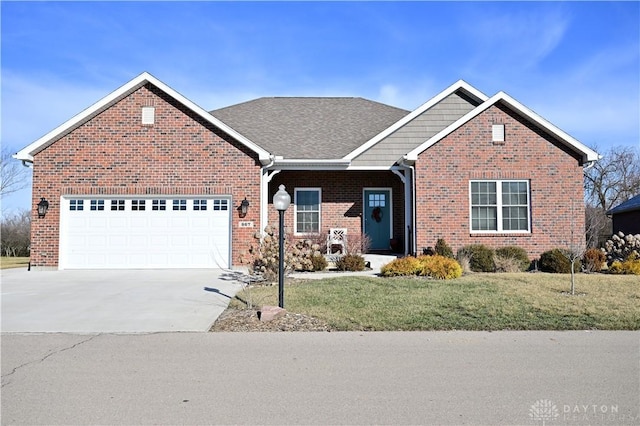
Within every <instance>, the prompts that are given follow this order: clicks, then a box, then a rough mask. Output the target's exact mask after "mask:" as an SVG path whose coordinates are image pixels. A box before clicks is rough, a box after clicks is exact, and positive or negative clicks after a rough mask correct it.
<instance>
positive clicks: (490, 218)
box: [470, 180, 531, 233]
mask: <svg viewBox="0 0 640 426" xmlns="http://www.w3.org/2000/svg"><path fill="white" fill-rule="evenodd" d="M470 196H471V232H488V233H490V232H531V225H530V220H529V218H530V216H531V214H530V210H531V204H530V202H529V182H528V181H526V180H480V181H471V182H470Z"/></svg>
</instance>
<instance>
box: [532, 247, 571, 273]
mask: <svg viewBox="0 0 640 426" xmlns="http://www.w3.org/2000/svg"><path fill="white" fill-rule="evenodd" d="M540 270H541V271H543V272H551V273H554V274H569V273H571V261H570V260H569V252H568V251H567V250H563V249H558V248H555V249H552V250H547V251H545V252H544V253H542V254H541V255H540ZM574 271H576V272H578V271H580V260H579V259H576V260H575V262H574Z"/></svg>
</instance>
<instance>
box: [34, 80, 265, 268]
mask: <svg viewBox="0 0 640 426" xmlns="http://www.w3.org/2000/svg"><path fill="white" fill-rule="evenodd" d="M143 106H153V107H155V124H153V125H143V124H142V120H141V114H142V107H143ZM71 194H78V195H79V194H99V195H140V194H142V195H145V194H159V195H165V194H166V195H169V194H180V195H213V194H225V195H231V196H232V206H231V207H232V212H231V213H232V223H233V228H232V253H233V258H232V263H233V264H234V265H235V264H238V263H239V256H240V252H241V250H243V249H245V247H246V244H244V242H245V241H248V240H250V239H251V238H252V236H253V233H254V232H255V231H256V229H251V228H239V227H238V222H239V221H240V220H242V221H253V222H254V223H259V222H260V218H259V214H260V213H259V207H258V206H259V200H260V164H259V162H258V160H257V156H256V155H255V153H253V152H252V151H250V150H249V149H247V148H246V147H244V146H243V145H241V144H240V143H238V142H237V141H235V140H234V139H232V138H231V137H230V136H228V135H227V134H225V133H223V132H221V131H220V130H219V129H217V128H215V127H213V126H212V125H211V124H209V123H207V122H206V121H204V120H202V119H201V118H200V117H198V116H197V115H195V114H193V113H192V112H191V111H189V110H188V109H186V108H184V107H183V106H182V105H181V104H179V103H176V102H174V101H173V99H171V98H170V97H168V96H166V95H165V94H164V93H163V92H161V91H160V90H158V89H157V88H155V87H154V86H152V85H150V84H147V85H145V86H143V87H141V88H140V89H138V90H136V91H135V92H133V93H132V94H130V95H129V96H127V97H125V98H123V99H122V100H120V101H118V102H117V103H115V104H114V105H113V106H111V107H110V108H108V109H106V110H105V111H103V112H102V113H100V114H98V115H97V116H95V117H94V118H93V119H91V120H90V121H88V122H86V123H84V124H83V125H81V126H80V127H78V128H76V129H75V130H73V131H72V132H70V133H69V134H67V135H65V136H64V137H62V138H61V139H59V140H58V141H56V142H55V143H54V144H52V145H50V146H49V147H47V148H45V149H43V150H42V151H40V152H39V153H37V154H36V155H35V156H34V163H33V201H32V206H33V212H34V213H33V217H32V225H31V264H32V266H34V267H57V265H58V250H59V233H60V229H59V225H60V198H61V197H62V196H64V195H71ZM40 197H45V198H46V199H47V200H48V201H49V203H50V204H49V212H48V213H47V215H46V217H45V218H38V217H37V216H38V215H37V211H36V208H35V206H36V204H37V203H38V202H39V201H40ZM245 197H247V199H248V200H249V202H250V203H251V207H250V208H249V212H248V214H247V216H246V217H245V218H242V219H240V218H239V217H238V212H237V210H236V209H237V208H238V206H239V205H240V202H241V201H242V200H243V199H244V198H245Z"/></svg>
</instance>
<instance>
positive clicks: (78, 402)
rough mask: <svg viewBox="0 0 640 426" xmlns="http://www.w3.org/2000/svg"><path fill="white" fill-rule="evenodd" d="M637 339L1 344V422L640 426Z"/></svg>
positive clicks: (26, 339)
mask: <svg viewBox="0 0 640 426" xmlns="http://www.w3.org/2000/svg"><path fill="white" fill-rule="evenodd" d="M639 406H640V333H638V332H586V331H578V332H494V333H488V332H416V333H411V332H398V333H395V332H392V333H155V334H133V335H126V334H87V335H74V334H3V335H2V411H1V413H2V424H3V425H5V424H6V425H9V424H29V425H36V424H82V425H85V424H109V425H111V424H113V425H117V424H129V425H131V424H194V425H195V424H448V425H460V424H492V425H493V424H509V425H513V424H518V425H520V424H522V425H536V424H537V425H542V424H546V425H567V424H568V425H578V424H580V425H582V424H606V425H621V424H640V413H639V411H638V407H639Z"/></svg>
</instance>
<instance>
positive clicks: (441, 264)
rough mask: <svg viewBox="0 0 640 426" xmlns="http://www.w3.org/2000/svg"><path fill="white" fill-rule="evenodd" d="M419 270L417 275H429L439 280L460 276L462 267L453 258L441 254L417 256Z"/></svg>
mask: <svg viewBox="0 0 640 426" xmlns="http://www.w3.org/2000/svg"><path fill="white" fill-rule="evenodd" d="M418 262H419V264H420V270H419V271H418V275H421V276H429V277H432V278H437V279H439V280H450V279H453V278H460V277H461V276H462V267H461V266H460V264H459V263H458V262H456V260H455V259H452V258H450V257H445V256H441V255H438V254H436V255H434V256H419V257H418Z"/></svg>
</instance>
